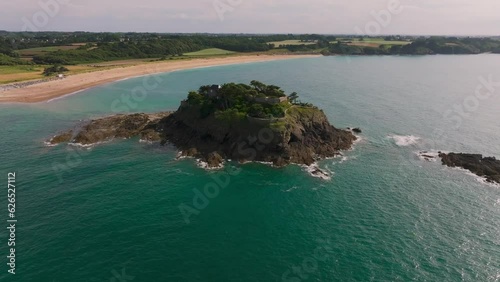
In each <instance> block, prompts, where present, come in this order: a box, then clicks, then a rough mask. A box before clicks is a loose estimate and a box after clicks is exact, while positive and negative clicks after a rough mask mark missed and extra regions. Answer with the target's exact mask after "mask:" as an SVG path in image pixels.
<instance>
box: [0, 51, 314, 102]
mask: <svg viewBox="0 0 500 282" xmlns="http://www.w3.org/2000/svg"><path fill="white" fill-rule="evenodd" d="M304 57H316V56H314V55H248V56H235V57H225V58H220V57H219V58H204V59H192V60H182V61H165V62H154V63H144V64H139V65H134V66H126V67H119V68H113V69H108V70H102V71H94V72H89V73H82V74H76V75H70V76H67V77H66V78H64V79H60V80H52V81H47V82H42V83H37V84H33V85H28V86H25V87H21V88H13V89H8V90H4V91H0V103H1V102H4V103H5V102H21V103H36V102H42V101H48V100H50V99H53V98H57V97H60V96H64V95H67V94H70V93H74V92H77V91H80V90H83V89H88V88H91V87H95V86H98V85H102V84H105V83H110V82H113V81H117V80H121V79H126V78H131V77H136V76H143V75H149V74H155V73H165V72H172V71H178V70H186V69H193V68H200V67H210V66H222V65H231V64H241V63H251V62H264V61H274V60H286V59H294V58H304Z"/></svg>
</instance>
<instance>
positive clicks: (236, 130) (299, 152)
mask: <svg viewBox="0 0 500 282" xmlns="http://www.w3.org/2000/svg"><path fill="white" fill-rule="evenodd" d="M160 126H161V127H162V133H163V137H164V142H167V141H168V142H171V143H172V144H174V145H175V146H176V147H177V148H178V149H179V150H181V151H183V154H184V155H187V156H192V157H197V158H201V159H202V160H204V161H206V162H208V163H209V166H211V167H214V166H217V165H220V163H219V162H218V161H217V160H216V159H218V160H219V161H220V162H222V160H223V159H232V160H235V161H240V162H248V161H259V162H269V163H273V165H275V166H278V167H281V166H285V165H288V164H290V163H296V164H306V165H311V164H312V163H314V162H315V161H316V160H318V159H322V158H326V157H334V156H336V155H338V154H339V151H340V150H347V149H349V148H351V146H352V144H353V142H354V141H355V140H356V137H355V136H354V135H353V134H352V133H351V132H350V131H348V130H340V129H337V128H335V127H333V126H332V125H330V123H329V122H328V119H327V118H326V116H325V114H324V113H323V111H321V110H319V109H317V108H314V107H298V106H296V107H292V108H290V109H289V110H288V111H287V115H286V117H285V118H284V119H283V120H280V121H278V122H275V123H270V124H267V125H266V126H264V125H263V124H261V123H253V122H251V121H250V120H248V119H240V120H232V121H220V120H217V119H216V117H215V116H213V115H211V116H208V117H205V118H202V117H200V111H199V110H198V109H196V108H193V107H182V106H181V108H179V110H178V111H177V112H176V113H174V114H172V115H170V116H168V117H167V118H165V119H163V120H162V121H161V122H160ZM214 153H216V154H217V155H219V156H221V158H220V159H219V158H213V157H212V154H214Z"/></svg>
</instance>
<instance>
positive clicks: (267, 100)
mask: <svg viewBox="0 0 500 282" xmlns="http://www.w3.org/2000/svg"><path fill="white" fill-rule="evenodd" d="M220 89H221V86H220V85H217V84H214V85H212V86H210V90H209V91H208V92H207V93H206V94H205V95H207V96H208V97H210V98H215V97H217V96H218V95H219V90H220ZM254 101H255V102H257V103H262V104H268V105H277V104H280V103H283V102H286V101H288V97H286V96H284V97H255V98H254Z"/></svg>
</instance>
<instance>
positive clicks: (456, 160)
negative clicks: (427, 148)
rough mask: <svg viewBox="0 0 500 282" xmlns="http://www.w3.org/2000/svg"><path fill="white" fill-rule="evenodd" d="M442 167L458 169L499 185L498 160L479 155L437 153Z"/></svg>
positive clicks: (499, 165) (499, 167)
mask: <svg viewBox="0 0 500 282" xmlns="http://www.w3.org/2000/svg"><path fill="white" fill-rule="evenodd" d="M439 157H440V158H441V161H442V163H443V165H447V166H449V167H460V168H464V169H467V170H469V171H471V172H472V173H474V174H476V175H478V176H481V177H484V178H486V181H488V182H492V183H493V182H496V183H500V160H497V159H496V158H494V157H484V158H483V156H482V155H479V154H462V153H459V154H458V153H448V154H445V153H439Z"/></svg>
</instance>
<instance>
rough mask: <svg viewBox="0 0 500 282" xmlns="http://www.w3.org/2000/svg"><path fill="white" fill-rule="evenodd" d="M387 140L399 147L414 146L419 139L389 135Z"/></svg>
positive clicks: (409, 136) (410, 136)
mask: <svg viewBox="0 0 500 282" xmlns="http://www.w3.org/2000/svg"><path fill="white" fill-rule="evenodd" d="M388 138H390V139H393V140H394V142H395V143H396V145H398V146H400V147H407V146H410V145H415V144H417V143H418V141H420V139H421V138H420V137H417V136H414V135H389V136H388Z"/></svg>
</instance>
